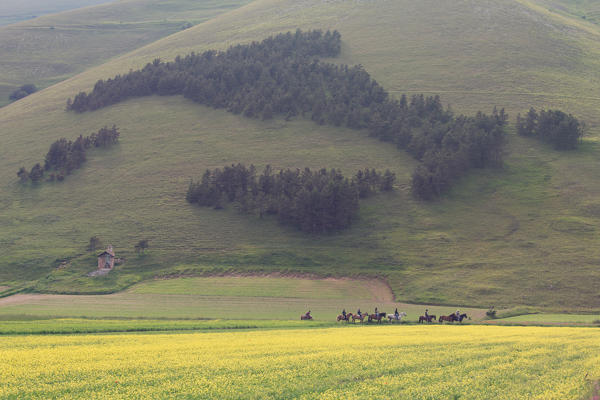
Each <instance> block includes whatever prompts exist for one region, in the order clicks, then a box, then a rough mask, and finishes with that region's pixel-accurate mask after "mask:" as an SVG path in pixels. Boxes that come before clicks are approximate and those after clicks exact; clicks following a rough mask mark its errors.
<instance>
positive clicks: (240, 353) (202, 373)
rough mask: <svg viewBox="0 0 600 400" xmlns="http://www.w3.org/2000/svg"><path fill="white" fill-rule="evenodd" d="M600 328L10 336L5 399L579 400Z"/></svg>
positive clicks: (1, 347) (593, 373)
mask: <svg viewBox="0 0 600 400" xmlns="http://www.w3.org/2000/svg"><path fill="white" fill-rule="evenodd" d="M599 350H600V330H597V329H593V328H548V327H544V328H542V327H498V326H370V327H343V328H327V329H288V330H266V331H260V330H258V331H244V332H239V331H238V332H231V331H227V332H210V333H171V334H105V335H64V336H62V335H61V336H42V335H31V336H5V337H0V398H19V399H22V398H44V399H47V398H85V399H102V398H106V399H115V398H128V399H129V398H131V399H142V398H199V399H208V398H215V399H233V398H235V399H238V398H243V399H246V398H247V399H288V398H301V399H390V398H397V399H455V398H460V399H486V400H487V399H544V400H546V399H561V400H562V399H580V398H582V396H584V394H585V393H586V391H587V390H588V389H589V387H588V382H587V381H586V379H585V377H586V374H587V376H588V377H599V376H600V351H599Z"/></svg>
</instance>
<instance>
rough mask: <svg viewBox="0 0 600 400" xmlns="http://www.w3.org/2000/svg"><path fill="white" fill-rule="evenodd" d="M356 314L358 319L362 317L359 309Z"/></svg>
mask: <svg viewBox="0 0 600 400" xmlns="http://www.w3.org/2000/svg"><path fill="white" fill-rule="evenodd" d="M356 313H357V314H358V316H359V317H362V313H361V312H360V308H359V309H358V311H357V312H356Z"/></svg>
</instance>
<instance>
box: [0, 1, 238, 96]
mask: <svg viewBox="0 0 600 400" xmlns="http://www.w3.org/2000/svg"><path fill="white" fill-rule="evenodd" d="M249 1H250V0H121V1H116V2H114V3H110V4H104V5H100V6H96V7H87V8H84V9H79V10H74V11H69V12H63V13H60V14H54V15H48V16H44V17H40V18H36V19H34V20H31V21H26V22H22V23H19V24H14V25H10V26H4V27H1V28H0V106H2V105H4V104H6V103H7V102H8V95H9V93H10V92H11V91H12V90H14V89H15V88H16V87H19V86H21V85H23V84H28V83H33V84H35V85H37V86H39V87H46V86H50V85H51V84H54V83H56V82H59V81H61V80H64V79H66V78H68V77H70V76H73V75H75V74H77V73H79V72H82V71H84V70H85V69H87V68H89V67H90V66H94V65H99V64H103V63H105V62H106V61H108V60H109V59H111V58H113V57H115V56H118V55H122V54H124V53H128V52H130V51H132V50H134V49H137V48H139V47H141V46H144V45H146V44H148V43H152V42H154V41H155V40H158V39H160V38H162V37H165V36H168V35H170V34H172V33H175V32H178V31H180V30H182V29H184V28H186V27H189V26H190V25H191V24H194V25H195V24H198V23H201V22H204V21H206V20H208V19H210V18H213V17H215V16H216V15H219V14H221V13H224V12H227V11H230V10H232V9H234V8H236V7H240V6H242V5H244V4H247V3H248V2H249ZM40 7H42V6H40Z"/></svg>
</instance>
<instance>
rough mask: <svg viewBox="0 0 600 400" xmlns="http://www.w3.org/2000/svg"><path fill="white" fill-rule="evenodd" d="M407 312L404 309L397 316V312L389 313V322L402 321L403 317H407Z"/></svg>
mask: <svg viewBox="0 0 600 400" xmlns="http://www.w3.org/2000/svg"><path fill="white" fill-rule="evenodd" d="M406 315H407V314H406V313H405V312H404V311H402V312H401V313H400V314H398V316H396V314H388V315H387V317H388V320H389V322H394V321H398V322H401V321H402V318H404V317H406Z"/></svg>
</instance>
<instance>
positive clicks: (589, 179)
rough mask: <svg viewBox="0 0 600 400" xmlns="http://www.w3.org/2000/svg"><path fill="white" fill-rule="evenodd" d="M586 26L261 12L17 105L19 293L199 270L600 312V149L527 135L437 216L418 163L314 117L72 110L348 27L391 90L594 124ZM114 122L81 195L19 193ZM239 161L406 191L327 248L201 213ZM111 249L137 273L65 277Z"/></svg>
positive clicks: (294, 5) (422, 298) (13, 217)
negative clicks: (377, 178) (555, 112)
mask: <svg viewBox="0 0 600 400" xmlns="http://www.w3.org/2000/svg"><path fill="white" fill-rule="evenodd" d="M568 22H569V20H567V21H566V22H565V21H561V20H558V19H555V17H554V16H552V15H546V14H544V13H540V12H538V11H536V10H534V9H531V8H528V7H527V6H526V5H523V4H521V3H518V2H515V1H512V0H510V1H509V0H504V1H493V2H492V1H457V2H437V1H420V2H413V1H408V0H407V1H404V0H401V1H383V0H380V1H371V2H347V1H333V2H321V1H316V0H311V1H309V0H306V1H291V0H289V1H283V0H257V1H255V2H253V3H251V4H249V5H247V6H245V7H243V8H240V9H237V10H234V11H231V12H229V13H226V14H223V15H221V16H218V17H216V18H214V19H211V20H210V21H207V22H205V23H203V24H200V25H198V26H196V27H194V28H191V29H188V30H185V31H182V32H179V33H177V34H175V35H172V36H170V37H167V38H165V39H162V40H160V41H158V42H156V43H154V44H152V45H149V46H147V47H144V48H141V49H139V50H137V51H135V52H133V53H130V54H128V55H126V56H123V57H120V58H118V59H115V60H113V61H111V62H110V63H107V64H104V65H102V66H100V67H97V68H94V69H91V70H89V71H86V72H85V73H83V74H81V75H78V76H76V77H74V78H72V79H69V80H67V81H65V82H63V83H61V84H58V85H55V86H53V87H51V88H49V89H47V90H44V91H42V92H40V93H37V94H35V95H33V96H30V97H28V98H26V99H23V100H21V101H19V102H17V103H15V104H12V105H10V106H8V107H5V108H3V109H2V110H0V126H2V134H1V135H0V148H2V149H3V154H2V158H1V160H0V191H1V193H2V194H1V196H0V210H2V213H1V214H0V218H1V219H2V220H1V222H2V223H1V224H0V244H1V246H2V249H3V252H2V253H1V254H0V265H1V267H0V284H1V283H3V282H4V283H9V284H17V283H18V282H22V281H27V280H37V279H39V278H40V277H44V278H43V279H41V280H40V281H38V282H37V283H36V284H35V288H37V289H38V290H60V291H86V290H98V289H99V288H100V289H101V290H107V291H108V290H114V289H115V288H122V287H125V286H126V285H129V284H131V283H133V282H135V281H136V280H139V279H141V278H143V277H148V276H153V275H154V274H158V273H164V272H165V271H166V270H169V269H171V268H173V266H176V265H177V264H179V263H182V262H184V263H186V265H187V266H185V267H178V269H177V271H180V272H181V273H194V272H197V271H198V270H200V269H201V268H204V267H213V266H223V267H225V268H234V269H235V268H252V269H284V270H294V271H298V270H302V271H307V272H317V273H319V272H320V273H334V274H339V275H356V274H371V275H382V276H385V277H387V278H388V279H389V282H390V283H391V285H392V288H393V289H394V291H395V294H396V295H397V296H398V298H399V299H402V300H410V301H419V302H436V303H446V304H448V303H453V304H469V305H483V306H487V305H490V304H496V305H512V304H534V305H541V306H549V307H555V308H557V307H564V308H588V307H589V308H598V307H600V297H599V296H598V294H597V287H598V284H599V281H600V273H599V272H598V268H597V265H598V259H600V250H597V249H598V248H600V247H599V246H598V244H599V243H598V242H599V240H598V237H597V233H596V226H597V224H598V218H600V211H599V210H600V201H598V200H597V194H598V193H599V192H600V183H598V182H597V179H596V173H595V171H597V165H598V158H599V155H600V153H598V148H597V147H596V145H595V144H594V143H593V142H588V143H586V144H585V146H583V148H582V150H581V151H579V152H572V153H557V152H554V151H552V150H550V149H547V148H545V147H543V146H541V145H540V144H539V143H537V142H533V141H527V140H523V139H520V138H514V137H513V138H511V140H510V143H509V146H508V150H509V153H508V155H507V163H506V167H505V169H503V170H499V171H482V172H480V173H473V174H471V175H470V177H469V178H467V179H465V180H464V181H463V182H462V183H461V184H460V185H458V186H456V187H455V188H454V189H453V191H452V192H451V193H449V194H448V195H447V196H446V197H445V198H444V199H442V200H440V201H438V202H435V203H425V204H424V203H418V202H415V201H414V200H413V199H412V198H411V196H410V193H409V192H408V189H407V187H408V186H407V185H408V182H409V178H410V172H411V171H412V168H413V167H414V163H415V161H414V160H412V159H411V158H410V157H409V156H408V155H406V154H404V153H402V152H398V151H397V150H396V149H394V148H393V147H392V146H389V145H386V144H383V143H380V142H378V141H376V140H374V139H370V138H368V137H366V135H365V134H364V133H361V132H355V131H350V130H347V129H341V128H340V129H335V128H330V127H319V126H317V125H315V124H313V123H311V122H310V121H303V120H300V119H296V120H292V121H287V122H286V121H283V120H275V121H271V122H261V121H257V120H248V119H245V118H243V117H241V116H234V115H231V114H228V113H227V112H225V111H221V110H211V109H207V108H203V107H200V106H198V105H196V104H192V103H190V102H188V101H186V100H184V99H183V98H181V97H172V98H158V97H153V98H145V99H136V100H131V101H128V102H124V103H121V104H117V105H115V106H112V107H109V108H106V109H102V110H99V111H95V112H93V113H85V114H74V113H67V112H65V111H64V105H65V101H66V99H67V98H68V97H70V96H73V95H74V94H76V93H77V92H78V91H80V90H89V89H90V88H91V87H92V86H93V84H94V82H95V81H96V80H97V79H99V78H107V77H110V76H113V75H115V74H117V73H123V72H127V71H128V70H129V69H130V68H138V67H140V66H142V65H143V64H144V63H145V62H148V61H151V60H152V59H154V58H156V57H161V58H163V59H170V58H173V57H174V56H175V55H177V54H184V53H187V52H189V51H192V50H195V51H201V50H204V49H210V48H226V47H227V46H228V45H230V44H235V43H239V42H247V41H249V40H252V39H257V40H259V39H262V38H264V37H266V36H268V35H270V34H271V33H274V32H279V31H286V30H290V29H291V30H293V29H296V28H297V27H300V28H303V29H308V28H335V29H339V30H340V32H341V33H342V40H343V49H342V57H341V58H340V59H339V60H338V61H342V62H347V63H351V64H358V63H360V64H362V65H364V66H365V68H366V69H367V70H368V71H369V72H370V73H372V74H373V75H374V76H375V77H376V78H377V79H378V80H379V81H380V82H381V83H382V84H383V85H384V86H385V87H387V88H389V89H391V90H399V91H408V92H411V91H427V92H434V93H441V94H442V95H443V99H444V101H446V102H450V103H452V105H453V108H454V109H455V110H457V111H465V112H471V111H473V110H475V109H479V108H483V109H487V110H489V109H490V108H491V107H492V106H493V105H499V106H505V107H506V108H507V109H508V110H509V112H510V113H512V114H513V115H514V112H515V111H516V110H522V109H524V108H526V107H528V106H530V105H534V106H546V107H561V108H563V109H564V110H566V111H570V112H573V113H575V114H577V115H579V116H584V117H587V118H586V119H588V121H590V122H592V123H593V122H594V119H593V118H592V116H593V114H594V113H593V111H594V110H595V108H596V107H597V105H598V103H597V100H595V98H594V97H593V96H594V95H595V94H594V93H592V92H594V91H596V92H597V90H596V89H597V88H598V86H599V85H600V84H599V83H598V81H597V80H595V78H594V79H591V77H592V76H594V75H593V71H594V70H595V69H596V68H597V61H596V60H598V57H597V55H598V54H599V52H600V50H599V45H598V44H597V40H596V36H595V33H594V31H593V30H584V29H579V28H578V27H577V26H575V25H574V26H570V25H565V24H567V23H568ZM580 95H581V96H580ZM588 95H589V97H585V96H588ZM113 123H115V124H117V126H119V127H120V128H121V131H122V138H121V144H120V145H119V146H118V147H116V148H114V149H111V150H107V151H97V152H92V153H91V154H90V157H89V160H88V162H87V163H86V164H85V165H84V167H83V169H81V170H79V171H78V172H76V173H75V174H73V175H72V176H69V177H68V178H67V179H66V180H65V182H63V183H60V184H43V185H40V187H38V188H30V187H22V186H20V185H19V184H18V183H17V179H16V171H17V169H18V168H19V167H20V166H21V165H26V166H28V167H30V166H31V165H32V164H33V163H35V162H37V161H41V160H42V159H43V156H44V154H45V153H46V151H47V149H48V146H49V144H50V143H51V142H52V141H53V140H55V139H57V138H59V137H62V136H64V137H67V138H74V137H76V136H77V135H79V134H81V133H83V134H89V133H91V132H93V131H96V130H97V129H98V128H99V127H101V126H102V125H104V124H113ZM233 162H244V163H247V164H249V163H255V164H256V165H257V166H258V167H259V168H261V167H262V166H264V165H266V164H272V165H273V166H274V167H275V168H280V167H291V168H296V167H300V168H302V167H305V166H308V167H311V168H313V167H314V168H319V167H336V168H341V169H342V170H343V171H344V172H345V173H352V172H354V171H355V170H356V169H358V168H361V167H362V168H364V167H375V168H390V169H391V170H393V171H394V172H396V173H397V175H398V178H399V185H398V188H397V190H396V191H395V192H394V193H393V194H390V195H381V196H377V197H375V198H373V199H370V200H369V201H367V202H365V203H363V206H362V209H361V219H360V221H358V223H357V224H356V225H355V226H354V227H353V228H352V229H350V230H349V231H346V232H343V233H341V234H337V235H332V236H326V237H319V238H312V237H308V236H305V235H303V234H300V233H297V232H295V231H293V230H289V229H284V228H281V227H280V226H278V225H277V224H276V222H275V221H273V220H271V219H265V220H259V219H255V218H249V217H246V216H243V215H239V214H238V213H236V212H235V211H234V210H228V211H214V210H211V209H202V208H197V207H194V206H190V205H188V204H187V203H185V201H184V194H185V190H186V189H187V183H188V182H189V179H190V178H191V177H198V176H200V175H201V173H202V172H203V170H204V169H206V168H215V167H221V166H223V165H225V164H229V163H233ZM92 235H98V236H100V237H101V238H102V239H103V240H104V241H105V242H110V243H112V244H113V245H114V246H115V248H116V250H117V252H118V253H120V254H122V255H126V256H127V258H128V260H127V262H126V263H125V265H124V266H123V267H122V268H121V270H120V272H118V273H116V274H113V275H111V276H109V277H106V278H105V279H104V278H103V279H98V280H94V279H91V278H86V277H85V276H84V275H85V272H87V271H89V270H91V269H93V268H94V263H95V260H94V259H93V258H92V257H90V258H87V259H86V258H83V257H79V258H76V259H75V260H74V261H73V262H72V263H71V264H70V266H69V267H68V268H66V269H61V270H57V271H54V270H53V267H54V266H56V265H57V263H54V264H53V260H54V259H56V258H65V257H74V256H76V255H78V254H82V253H84V248H85V245H86V242H87V240H88V239H89V237H90V236H92ZM142 238H148V239H149V240H150V250H149V253H148V254H147V255H146V256H145V257H143V258H137V257H136V256H135V254H134V253H133V245H134V244H135V243H136V242H137V241H138V240H139V239H142ZM196 265H198V266H196Z"/></svg>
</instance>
